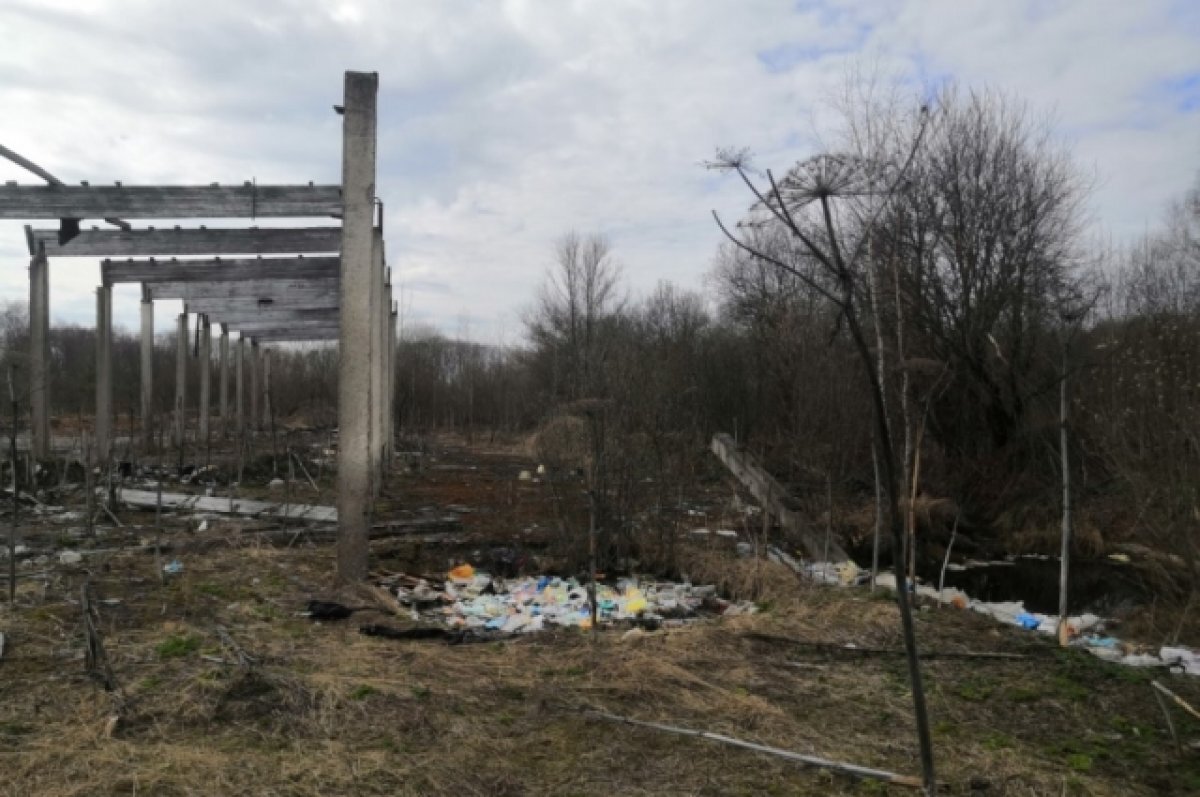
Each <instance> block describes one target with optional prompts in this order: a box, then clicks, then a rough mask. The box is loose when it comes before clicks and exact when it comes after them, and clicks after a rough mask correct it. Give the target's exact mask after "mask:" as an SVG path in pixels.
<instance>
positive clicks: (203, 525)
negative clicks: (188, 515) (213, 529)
mask: <svg viewBox="0 0 1200 797" xmlns="http://www.w3.org/2000/svg"><path fill="white" fill-rule="evenodd" d="M196 531H208V521H207V520H201V521H200V525H199V526H197V527H196Z"/></svg>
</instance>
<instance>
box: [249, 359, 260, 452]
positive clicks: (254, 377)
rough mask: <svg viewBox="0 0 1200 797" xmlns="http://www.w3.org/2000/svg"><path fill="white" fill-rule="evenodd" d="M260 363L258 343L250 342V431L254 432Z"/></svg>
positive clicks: (257, 425)
mask: <svg viewBox="0 0 1200 797" xmlns="http://www.w3.org/2000/svg"><path fill="white" fill-rule="evenodd" d="M261 363H262V359H261V358H260V357H259V355H258V341H257V340H251V341H250V431H251V432H256V431H258V429H259V428H260V423H259V415H258V391H259V390H260V388H259V385H258V367H259V365H260V364H261Z"/></svg>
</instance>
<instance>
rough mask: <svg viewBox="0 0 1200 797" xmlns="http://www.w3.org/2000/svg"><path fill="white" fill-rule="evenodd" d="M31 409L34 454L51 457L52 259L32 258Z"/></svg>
mask: <svg viewBox="0 0 1200 797" xmlns="http://www.w3.org/2000/svg"><path fill="white" fill-rule="evenodd" d="M29 411H30V417H31V420H32V427H33V428H32V429H31V430H30V438H31V441H30V442H31V446H32V449H33V456H34V457H35V458H36V459H49V458H50V262H49V261H48V260H47V259H46V255H45V254H44V253H43V252H41V251H39V252H38V253H37V254H36V255H34V256H33V258H32V259H31V260H30V261H29Z"/></svg>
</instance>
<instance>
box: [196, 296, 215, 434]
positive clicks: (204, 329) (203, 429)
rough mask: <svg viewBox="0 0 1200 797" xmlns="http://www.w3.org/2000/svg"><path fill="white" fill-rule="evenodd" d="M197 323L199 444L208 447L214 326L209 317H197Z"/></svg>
mask: <svg viewBox="0 0 1200 797" xmlns="http://www.w3.org/2000/svg"><path fill="white" fill-rule="evenodd" d="M196 323H197V324H199V325H200V414H199V421H200V425H199V430H198V432H197V434H198V438H197V442H198V443H199V444H200V445H204V446H207V445H208V444H209V442H210V438H209V436H208V432H209V428H208V422H209V420H210V418H209V412H210V405H209V398H210V397H211V394H212V324H210V323H209V321H208V316H207V315H199V316H197V317H196Z"/></svg>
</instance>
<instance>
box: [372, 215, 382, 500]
mask: <svg viewBox="0 0 1200 797" xmlns="http://www.w3.org/2000/svg"><path fill="white" fill-rule="evenodd" d="M373 235H374V238H375V246H374V249H373V252H374V258H375V259H374V266H375V274H374V276H373V278H372V279H373V283H374V284H373V285H372V290H371V466H372V468H373V470H374V474H375V490H374V492H375V494H376V495H378V494H379V491H380V489H381V488H382V486H383V281H384V268H385V266H384V260H385V256H384V247H383V231H382V230H380V229H379V228H378V227H376V228H375V230H374V231H373Z"/></svg>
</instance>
